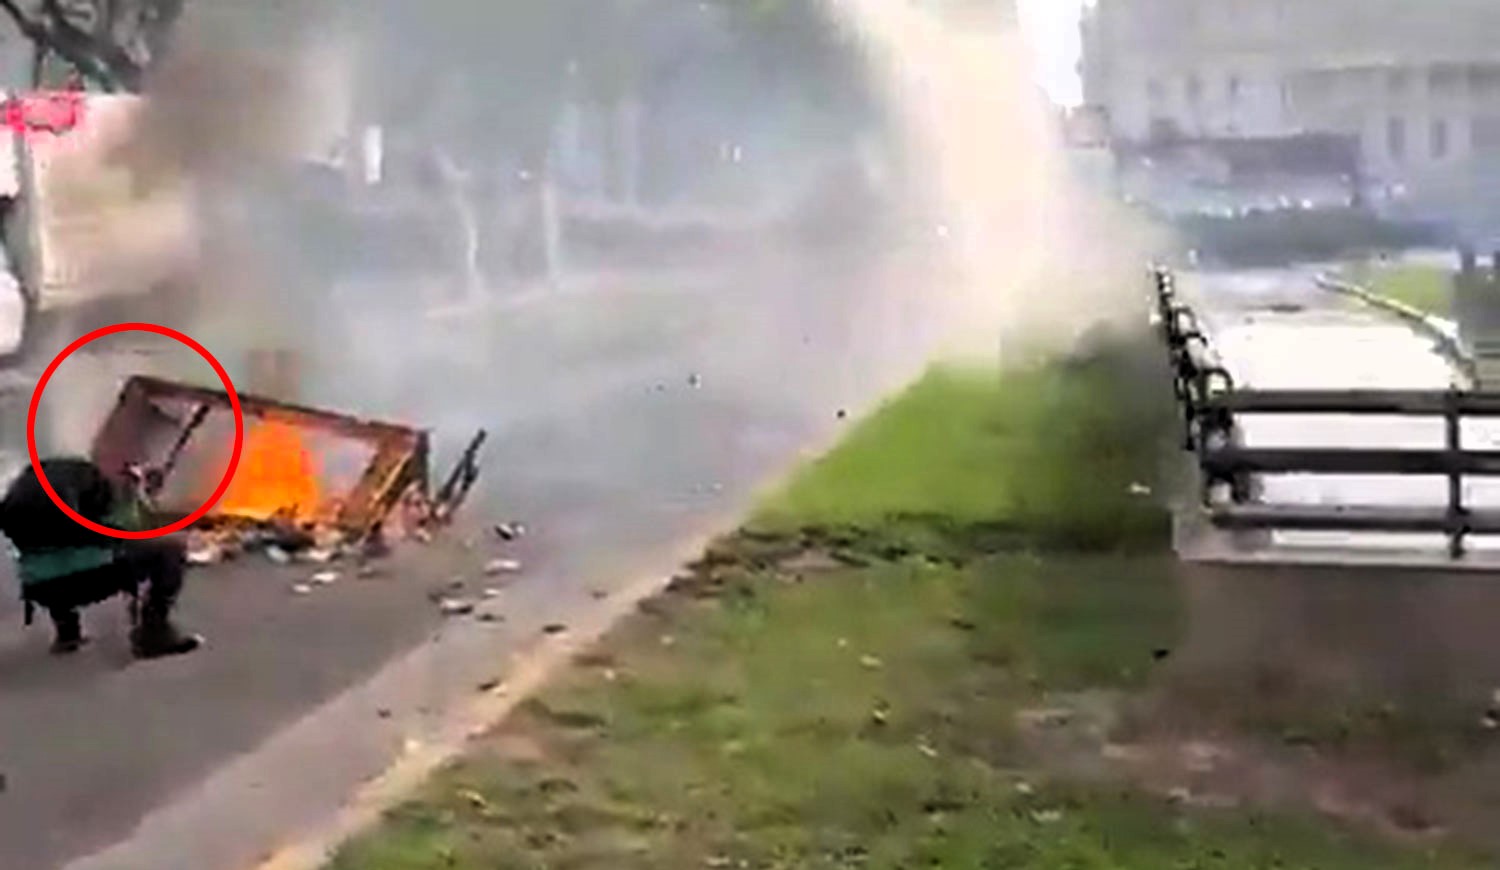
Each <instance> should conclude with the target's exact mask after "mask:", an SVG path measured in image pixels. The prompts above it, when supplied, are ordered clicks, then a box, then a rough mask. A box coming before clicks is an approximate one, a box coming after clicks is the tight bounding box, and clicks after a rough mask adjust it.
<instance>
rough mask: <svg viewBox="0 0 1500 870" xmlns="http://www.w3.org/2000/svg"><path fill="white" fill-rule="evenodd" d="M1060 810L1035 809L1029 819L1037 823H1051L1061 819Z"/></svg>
mask: <svg viewBox="0 0 1500 870" xmlns="http://www.w3.org/2000/svg"><path fill="white" fill-rule="evenodd" d="M1062 817H1063V814H1062V810H1035V811H1033V812H1032V814H1031V820H1032V821H1033V822H1036V823H1037V824H1039V825H1051V824H1055V823H1057V822H1060V821H1062Z"/></svg>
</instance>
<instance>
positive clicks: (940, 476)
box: [750, 345, 1172, 550]
mask: <svg viewBox="0 0 1500 870" xmlns="http://www.w3.org/2000/svg"><path fill="white" fill-rule="evenodd" d="M1156 352H1157V351H1156V349H1155V348H1150V347H1139V346H1135V345H1118V346H1110V347H1107V348H1105V349H1104V351H1103V352H1102V353H1101V355H1100V356H1098V357H1097V358H1091V359H1088V360H1085V361H1080V362H1078V363H1076V364H1073V365H1070V366H1059V365H1050V366H1048V365H1038V366H1036V367H1033V368H1029V369H1026V370H1023V371H1018V372H1014V373H1011V374H1008V375H1006V376H1004V377H1003V378H1002V377H1001V376H1000V375H998V374H995V373H992V372H983V371H978V372H976V371H971V370H960V369H939V370H937V371H934V372H932V373H930V374H929V375H928V376H927V377H926V378H924V379H922V380H921V381H919V382H918V383H917V384H916V385H915V386H913V387H911V388H910V389H908V390H907V391H906V392H905V393H903V394H902V395H900V396H898V397H897V398H895V399H894V400H892V401H891V402H889V403H887V404H886V405H885V406H884V407H882V408H881V409H879V410H878V411H877V412H876V413H875V414H874V415H872V416H871V417H870V418H869V419H868V420H865V421H864V422H863V423H861V424H860V425H859V426H857V427H856V428H855V429H854V430H853V431H852V432H851V433H850V434H849V435H848V437H847V438H846V439H845V441H844V442H843V443H842V444H841V445H840V447H839V449H838V450H836V451H834V452H833V453H831V454H829V455H828V456H826V457H824V458H823V459H821V460H819V461H817V462H815V463H813V464H812V465H810V466H809V467H808V468H806V469H804V471H803V473H802V474H800V475H798V476H797V477H795V478H794V479H793V480H792V481H791V482H790V483H789V484H788V485H787V486H786V487H784V488H783V489H782V490H781V491H779V492H777V493H775V494H773V495H772V496H771V498H769V499H768V500H767V502H766V503H765V504H764V505H763V506H762V508H761V509H760V510H759V511H758V512H757V513H756V514H755V516H754V517H752V519H751V521H750V527H751V528H752V529H756V530H789V529H797V528H806V527H809V526H825V527H856V528H861V529H866V530H869V529H874V530H878V531H879V532H881V533H883V534H888V535H893V536H896V537H901V536H905V535H907V534H910V533H911V530H912V527H913V526H916V527H928V528H930V527H932V526H934V525H938V526H945V527H955V526H957V527H965V526H967V527H971V528H973V527H978V528H987V529H990V530H992V531H997V530H1004V529H1010V530H1013V531H1014V532H1015V533H1016V534H1017V535H1018V536H1020V537H1023V538H1025V539H1026V542H1027V543H1028V544H1029V545H1031V546H1034V547H1037V548H1042V549H1072V550H1078V549H1084V550H1099V549H1116V548H1128V547H1131V546H1133V545H1139V544H1141V543H1142V542H1145V543H1146V544H1147V545H1149V546H1159V545H1160V544H1161V543H1162V542H1163V541H1164V540H1165V537H1164V536H1165V534H1166V523H1165V515H1164V514H1163V512H1162V511H1161V509H1160V508H1159V507H1158V506H1156V505H1155V504H1153V503H1152V502H1151V500H1150V499H1147V498H1143V497H1142V495H1141V494H1140V491H1139V489H1138V487H1139V486H1147V487H1148V488H1149V487H1150V486H1151V485H1152V484H1153V483H1154V481H1155V471H1156V466H1157V461H1158V459H1159V458H1160V457H1161V456H1162V445H1163V443H1164V437H1165V436H1164V431H1165V430H1164V427H1165V426H1170V425H1171V420H1172V416H1171V415H1172V411H1171V408H1170V396H1169V395H1168V394H1167V393H1166V391H1165V387H1164V386H1163V381H1162V379H1161V376H1160V372H1159V371H1157V370H1155V369H1154V368H1152V367H1151V364H1150V362H1149V361H1148V360H1149V355H1150V354H1152V353H1156ZM1143 357H1146V359H1143ZM893 526H903V527H905V528H901V529H893V528H892V527H893Z"/></svg>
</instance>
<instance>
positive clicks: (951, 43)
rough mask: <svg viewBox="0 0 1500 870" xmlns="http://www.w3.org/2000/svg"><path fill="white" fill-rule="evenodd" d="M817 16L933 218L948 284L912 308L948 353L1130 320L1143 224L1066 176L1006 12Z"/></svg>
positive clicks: (834, 6)
mask: <svg viewBox="0 0 1500 870" xmlns="http://www.w3.org/2000/svg"><path fill="white" fill-rule="evenodd" d="M826 7H827V9H828V11H829V13H830V14H831V15H832V16H834V18H835V19H836V20H837V21H838V22H839V23H840V24H841V25H843V26H845V27H847V28H849V30H850V31H851V33H852V35H853V36H855V37H856V38H857V39H858V41H859V44H860V45H861V47H862V48H863V50H864V52H865V54H866V57H867V60H868V64H869V67H870V69H869V72H870V74H871V75H872V76H874V78H875V81H876V83H877V86H878V87H879V88H880V90H881V91H882V93H883V95H884V97H885V99H886V100H887V101H888V103H889V107H890V109H891V111H892V113H893V114H894V115H895V116H896V118H897V119H898V123H899V126H900V134H901V136H902V137H903V139H904V140H905V145H906V148H907V150H908V154H909V158H910V159H913V160H915V161H918V163H919V164H920V165H919V166H918V169H919V171H918V172H916V173H913V177H915V178H917V179H918V189H917V190H914V191H912V194H913V195H915V196H918V197H920V198H922V199H924V200H925V201H926V203H925V204H926V205H927V207H928V209H929V210H930V211H931V212H933V213H935V214H937V215H939V216H940V217H939V218H938V220H939V225H938V226H935V227H933V231H934V233H936V234H938V235H940V236H941V237H942V238H943V239H944V240H945V241H946V242H947V245H948V251H949V256H950V260H951V265H952V267H953V270H954V275H953V276H952V277H951V278H950V279H949V280H947V281H946V282H944V284H943V286H941V287H938V288H932V289H931V290H930V294H931V295H930V296H929V297H927V298H925V299H924V301H923V304H924V306H925V307H927V308H928V309H929V310H928V312H927V314H928V316H932V317H936V318H937V319H939V320H940V321H942V322H943V323H944V324H945V325H948V324H951V325H953V326H954V328H955V329H954V333H953V336H952V342H953V347H954V348H955V349H956V351H957V352H959V353H962V354H965V355H969V354H974V353H983V354H987V355H990V356H993V354H995V353H996V351H997V348H998V347H1000V346H1002V345H1003V346H1004V348H1005V349H1004V354H1005V356H1007V357H1011V356H1013V355H1014V354H1015V353H1018V352H1031V351H1035V350H1045V351H1050V350H1056V349H1060V348H1065V347H1067V346H1068V345H1070V344H1071V343H1072V342H1073V341H1074V340H1076V339H1077V338H1078V336H1079V335H1081V334H1082V333H1083V332H1084V331H1086V330H1088V329H1089V328H1091V327H1093V326H1096V325H1100V324H1106V325H1111V324H1118V323H1121V322H1124V319H1125V318H1135V317H1139V316H1141V315H1140V310H1139V309H1140V306H1139V297H1140V292H1139V286H1138V282H1139V276H1138V273H1139V271H1140V268H1141V266H1142V265H1143V263H1144V261H1145V259H1146V257H1147V251H1148V250H1149V248H1150V245H1151V241H1150V238H1149V233H1148V231H1147V228H1146V227H1144V226H1142V225H1140V224H1138V223H1137V222H1136V221H1134V220H1133V219H1130V218H1127V217H1123V216H1121V215H1120V214H1119V213H1118V211H1116V210H1115V209H1114V207H1112V206H1111V205H1109V204H1108V203H1107V202H1106V201H1105V200H1104V197H1103V196H1102V194H1095V193H1092V192H1089V191H1086V190H1084V189H1082V188H1081V187H1080V186H1079V185H1078V184H1077V183H1076V182H1075V181H1074V180H1073V179H1072V178H1071V176H1070V174H1069V170H1068V166H1067V163H1066V160H1065V154H1064V151H1063V149H1062V146H1061V143H1060V141H1059V139H1058V135H1057V131H1056V127H1055V125H1054V124H1053V123H1052V115H1051V110H1050V108H1049V106H1048V104H1047V102H1046V100H1045V98H1044V96H1043V94H1042V92H1041V91H1040V89H1039V88H1037V87H1036V85H1035V84H1034V82H1033V81H1032V77H1031V75H1030V69H1029V65H1028V60H1029V58H1028V54H1027V52H1026V50H1025V46H1024V43H1023V41H1022V36H1021V34H1020V31H1019V28H1018V27H1017V25H1016V23H1015V16H1014V14H1005V12H1006V10H1004V9H1000V10H994V9H992V10H988V11H987V12H980V13H977V14H969V13H963V12H960V13H952V12H950V13H946V14H945V13H944V12H942V11H940V10H938V9H935V8H933V7H932V6H931V5H921V4H916V3H911V2H908V0H826Z"/></svg>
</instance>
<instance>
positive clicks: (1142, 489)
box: [1130, 483, 1151, 496]
mask: <svg viewBox="0 0 1500 870" xmlns="http://www.w3.org/2000/svg"><path fill="white" fill-rule="evenodd" d="M1130 494H1131V495H1135V496H1147V495H1150V494H1151V487H1149V486H1147V485H1145V484H1144V483H1132V484H1131V485H1130Z"/></svg>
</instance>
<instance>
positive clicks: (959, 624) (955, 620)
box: [948, 616, 979, 631]
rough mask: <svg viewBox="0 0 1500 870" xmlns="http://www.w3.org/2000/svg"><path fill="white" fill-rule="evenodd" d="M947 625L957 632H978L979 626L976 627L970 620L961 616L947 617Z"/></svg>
mask: <svg viewBox="0 0 1500 870" xmlns="http://www.w3.org/2000/svg"><path fill="white" fill-rule="evenodd" d="M948 624H949V625H951V626H953V627H954V628H956V629H958V630H959V631H978V630H979V626H978V625H976V624H975V623H974V622H973V621H972V620H968V619H965V618H963V617H962V616H952V617H949V618H948Z"/></svg>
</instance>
